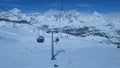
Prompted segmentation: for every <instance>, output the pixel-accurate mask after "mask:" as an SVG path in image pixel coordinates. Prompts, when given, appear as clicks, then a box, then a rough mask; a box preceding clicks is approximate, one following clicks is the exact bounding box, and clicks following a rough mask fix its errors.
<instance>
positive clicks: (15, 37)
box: [0, 26, 120, 68]
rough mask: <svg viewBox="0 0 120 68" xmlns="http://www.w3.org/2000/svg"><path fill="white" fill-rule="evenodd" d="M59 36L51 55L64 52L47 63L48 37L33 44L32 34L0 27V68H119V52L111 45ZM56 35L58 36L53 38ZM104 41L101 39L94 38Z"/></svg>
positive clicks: (49, 57)
mask: <svg viewBox="0 0 120 68" xmlns="http://www.w3.org/2000/svg"><path fill="white" fill-rule="evenodd" d="M65 35H66V34H62V33H61V37H60V42H58V43H57V44H55V52H57V51H59V50H64V52H62V53H60V54H59V55H57V56H56V59H57V60H54V61H53V60H51V53H50V51H51V45H50V44H51V34H46V33H45V34H43V36H44V37H45V42H44V43H37V42H36V34H34V33H31V32H28V31H24V30H22V29H18V28H14V27H10V26H7V27H0V68H54V64H57V65H59V67H58V68H120V62H119V61H120V52H119V51H120V50H119V49H117V48H116V47H115V46H113V44H109V43H101V42H98V41H96V40H91V39H90V38H91V37H88V39H86V38H80V37H75V36H71V35H66V36H67V37H62V36H65ZM55 36H59V35H55ZM96 39H99V40H105V39H104V38H97V37H96Z"/></svg>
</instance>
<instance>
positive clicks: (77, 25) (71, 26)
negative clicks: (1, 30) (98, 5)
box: [0, 8, 120, 40]
mask: <svg viewBox="0 0 120 68" xmlns="http://www.w3.org/2000/svg"><path fill="white" fill-rule="evenodd" d="M60 14H62V15H60ZM114 15H115V16H114ZM0 18H1V19H0V24H1V26H13V27H16V28H20V29H24V30H27V31H30V32H36V31H37V29H38V28H41V29H42V30H48V29H50V28H58V29H60V30H61V31H60V32H63V33H67V34H71V35H74V36H81V37H87V36H99V37H105V38H107V37H109V38H111V37H116V35H117V37H118V36H119V34H118V33H117V32H116V31H119V30H120V28H119V26H120V19H119V18H120V14H115V13H113V14H101V13H99V12H96V11H95V12H93V13H91V14H90V13H82V12H78V11H76V10H70V11H66V12H60V11H57V10H49V11H47V12H45V13H43V14H41V13H28V14H26V13H22V11H21V10H19V9H17V8H14V9H12V10H10V11H9V12H1V13H0ZM6 20H7V21H6ZM14 22H15V23H14ZM21 23H24V24H21ZM25 23H26V24H25ZM109 40H110V39H109Z"/></svg>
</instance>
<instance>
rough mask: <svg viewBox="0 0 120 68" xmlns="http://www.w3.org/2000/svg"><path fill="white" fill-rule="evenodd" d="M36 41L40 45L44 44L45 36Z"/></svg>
mask: <svg viewBox="0 0 120 68" xmlns="http://www.w3.org/2000/svg"><path fill="white" fill-rule="evenodd" d="M36 40H37V42H38V43H43V42H44V40H45V39H44V37H43V36H39V37H38V38H37V39H36Z"/></svg>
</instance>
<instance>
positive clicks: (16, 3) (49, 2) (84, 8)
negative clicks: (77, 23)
mask: <svg viewBox="0 0 120 68" xmlns="http://www.w3.org/2000/svg"><path fill="white" fill-rule="evenodd" d="M61 1H62V0H0V7H4V8H6V9H8V10H9V9H12V8H19V9H21V10H22V11H24V12H44V11H47V10H49V9H55V10H60V5H61ZM63 1H64V2H63V4H64V6H63V10H64V11H67V10H74V9H75V10H78V11H80V12H94V11H97V12H101V13H111V12H120V0H63Z"/></svg>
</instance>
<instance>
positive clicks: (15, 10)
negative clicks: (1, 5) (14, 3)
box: [9, 8, 21, 15]
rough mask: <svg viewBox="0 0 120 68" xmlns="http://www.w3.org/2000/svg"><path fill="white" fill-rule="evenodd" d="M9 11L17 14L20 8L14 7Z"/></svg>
mask: <svg viewBox="0 0 120 68" xmlns="http://www.w3.org/2000/svg"><path fill="white" fill-rule="evenodd" d="M9 12H10V13H13V14H16V15H18V14H20V13H21V10H19V9H18V8H14V9H12V10H10V11H9Z"/></svg>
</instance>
